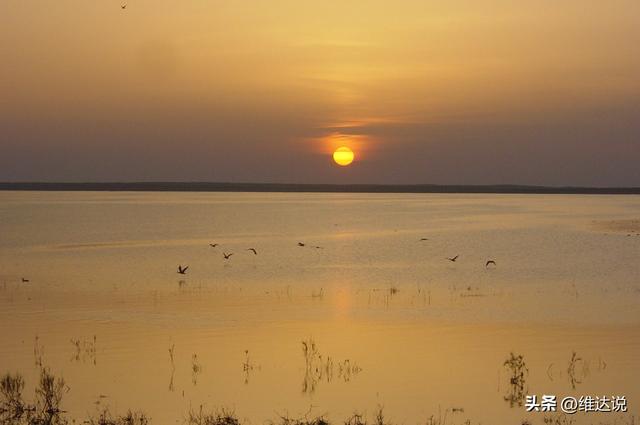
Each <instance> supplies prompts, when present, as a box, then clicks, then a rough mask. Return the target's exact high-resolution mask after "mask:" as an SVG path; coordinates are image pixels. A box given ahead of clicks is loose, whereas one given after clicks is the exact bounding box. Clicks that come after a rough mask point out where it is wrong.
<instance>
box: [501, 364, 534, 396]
mask: <svg viewBox="0 0 640 425" xmlns="http://www.w3.org/2000/svg"><path fill="white" fill-rule="evenodd" d="M503 365H504V366H505V367H506V368H507V369H509V372H510V377H509V392H508V393H507V395H506V396H504V400H505V401H507V402H509V405H510V406H511V407H514V406H516V405H517V406H522V405H523V404H524V399H525V396H526V394H527V391H528V389H527V387H526V383H527V377H528V375H529V369H528V368H527V365H526V363H525V361H524V357H523V356H522V355H515V354H514V353H510V356H509V358H508V359H507V360H505V361H504V364H503Z"/></svg>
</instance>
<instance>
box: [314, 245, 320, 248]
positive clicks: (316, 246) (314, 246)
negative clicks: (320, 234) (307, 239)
mask: <svg viewBox="0 0 640 425" xmlns="http://www.w3.org/2000/svg"><path fill="white" fill-rule="evenodd" d="M314 248H315V249H322V247H321V246H317V245H316V246H314Z"/></svg>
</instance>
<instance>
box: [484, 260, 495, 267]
mask: <svg viewBox="0 0 640 425" xmlns="http://www.w3.org/2000/svg"><path fill="white" fill-rule="evenodd" d="M491 264H493V265H494V266H496V265H497V264H496V262H495V261H493V260H489V261H487V264H485V265H484V266H485V267H489V265H491Z"/></svg>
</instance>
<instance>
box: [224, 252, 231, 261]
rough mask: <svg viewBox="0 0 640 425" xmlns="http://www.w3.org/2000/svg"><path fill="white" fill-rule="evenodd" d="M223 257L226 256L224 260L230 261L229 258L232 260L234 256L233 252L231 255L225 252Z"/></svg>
mask: <svg viewBox="0 0 640 425" xmlns="http://www.w3.org/2000/svg"><path fill="white" fill-rule="evenodd" d="M222 255H223V256H224V259H225V260H228V259H229V258H231V256H232V255H233V252H230V253H228V254H227V253H226V252H223V253H222Z"/></svg>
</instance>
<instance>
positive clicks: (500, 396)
mask: <svg viewBox="0 0 640 425" xmlns="http://www.w3.org/2000/svg"><path fill="white" fill-rule="evenodd" d="M639 218H640V196H632V195H629V196H605V195H475V194H460V195H455V194H410V195H405V194H324V193H314V194H307V193H175V192H173V193H171V192H166V193H165V192H147V193H144V192H137V193H132V192H7V191H5V192H0V335H1V340H2V344H0V366H1V368H0V373H5V372H12V373H15V372H20V373H21V374H22V375H23V376H24V377H25V381H26V383H27V386H26V389H25V397H28V398H32V394H33V390H34V386H35V384H36V383H37V379H38V375H39V369H40V367H42V366H46V367H49V368H50V370H51V371H52V372H53V373H55V374H56V375H58V376H63V377H64V379H65V381H66V382H67V384H68V386H69V389H68V392H67V393H66V394H65V397H64V401H63V407H64V409H65V410H67V411H68V413H69V415H70V416H72V417H74V418H80V419H83V418H86V417H87V415H92V414H95V413H96V412H98V411H100V410H101V409H103V408H104V407H105V406H108V407H109V409H111V411H114V412H119V413H121V412H125V411H126V410H127V409H130V408H131V409H139V410H142V411H144V412H146V413H147V414H148V415H149V416H150V417H151V418H152V419H153V421H154V423H160V424H164V423H166V424H173V423H182V422H183V421H184V418H185V416H186V415H187V413H188V412H189V410H190V409H199V408H200V406H201V405H202V406H204V408H205V409H211V410H215V409H219V408H226V409H229V410H232V411H235V414H236V415H237V416H238V417H239V418H240V419H241V420H246V421H249V422H250V423H253V424H260V423H264V422H265V421H268V420H277V419H278V418H279V417H280V416H286V415H288V416H290V417H302V416H304V415H305V414H306V415H308V416H317V415H325V416H326V417H327V418H328V419H330V420H331V421H332V422H335V423H342V421H343V420H344V419H345V418H347V417H348V416H350V415H352V414H353V413H354V412H359V413H361V414H363V415H365V416H366V417H367V418H369V419H370V420H371V419H372V418H373V415H374V414H375V412H376V409H378V408H379V407H383V410H384V414H385V417H386V418H387V419H388V420H390V421H391V422H393V423H398V424H417V423H425V422H426V421H427V420H428V419H429V417H430V416H432V415H434V417H435V418H436V419H438V418H440V421H441V423H446V424H462V423H465V421H466V420H467V419H468V420H469V421H470V423H473V424H476V423H483V424H502V423H504V424H507V423H511V424H520V423H522V421H523V420H525V419H527V420H529V421H530V422H532V423H543V418H544V415H545V414H543V413H541V412H532V413H527V412H525V408H524V406H522V395H523V394H537V395H539V396H541V395H542V394H553V395H557V396H558V397H559V398H562V397H565V396H574V397H580V396H602V395H607V396H616V395H620V396H626V398H627V400H628V401H629V405H628V408H629V413H628V414H627V415H623V416H621V417H623V418H628V417H629V415H635V416H636V417H637V416H638V414H639V413H640V410H639V409H638V401H639V400H640V385H638V380H639V379H638V378H640V364H639V363H638V358H639V356H640V309H639V308H638V306H639V305H640V221H638V219H639ZM210 244H214V245H215V244H218V245H217V246H215V247H212V246H210ZM300 245H303V246H300ZM249 248H254V249H255V250H256V252H257V255H256V254H254V252H253V251H250V250H248V249H249ZM224 253H227V254H228V253H233V255H232V256H231V257H229V259H225V258H224V257H223V254H224ZM456 255H457V256H458V258H457V259H456V261H450V260H449V259H448V258H453V257H455V256H456ZM488 260H494V261H495V265H494V264H489V265H488V266H486V262H487V261H488ZM178 265H181V266H189V268H188V269H187V272H186V273H185V274H184V275H183V274H179V273H177V268H178ZM23 278H24V279H25V280H28V282H23V281H22V279H23ZM305 346H306V352H305V350H304V347H305ZM511 353H513V354H514V355H515V356H516V358H517V356H519V355H521V356H522V359H521V366H523V367H525V368H526V370H527V371H528V372H526V373H525V375H524V378H523V379H522V380H518V381H517V382H516V383H515V385H514V381H513V379H512V378H513V368H510V367H508V365H507V366H505V361H507V360H508V359H510V358H511V357H510V356H511ZM574 353H575V354H574ZM618 417H620V416H618V415H617V414H615V413H588V414H583V413H579V414H576V415H574V416H572V419H574V420H575V421H576V423H592V422H593V423H599V422H606V421H610V422H611V423H613V420H614V418H618ZM607 423H608V422H607Z"/></svg>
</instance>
